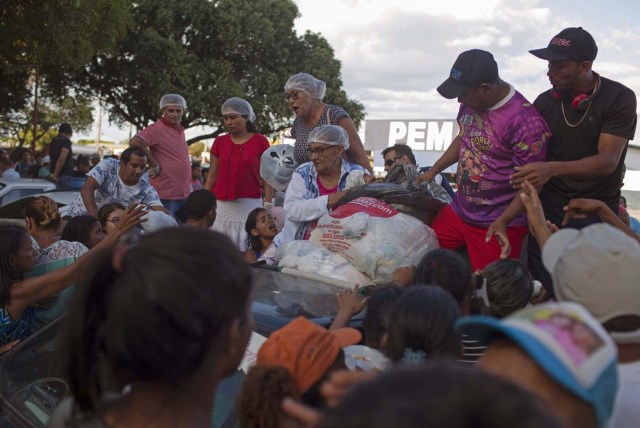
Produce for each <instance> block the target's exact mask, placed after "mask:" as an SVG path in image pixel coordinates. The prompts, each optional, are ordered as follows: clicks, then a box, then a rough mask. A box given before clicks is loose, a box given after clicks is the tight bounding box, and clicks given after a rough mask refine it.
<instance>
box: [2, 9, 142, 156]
mask: <svg viewBox="0 0 640 428" xmlns="http://www.w3.org/2000/svg"><path fill="white" fill-rule="evenodd" d="M128 12H129V8H128V2H127V1H126V0H44V1H43V0H3V1H2V2H1V3H0V36H1V37H2V41H3V43H2V44H0V90H2V91H3V94H4V95H5V97H4V99H3V103H2V104H0V114H4V115H9V116H12V115H16V114H17V115H19V114H20V112H21V111H23V109H24V108H25V106H26V105H27V104H28V103H31V102H32V101H30V94H32V95H33V102H32V103H33V108H32V111H33V116H34V117H33V119H32V121H33V124H34V129H33V130H32V131H31V133H32V134H41V133H42V131H44V130H38V129H37V125H38V123H39V122H40V118H39V117H38V116H39V111H40V108H39V105H38V102H39V100H38V97H39V96H40V92H41V91H40V90H41V89H43V90H44V92H45V93H46V94H49V95H52V96H55V97H57V98H64V96H65V95H66V94H67V90H68V86H69V81H68V74H69V73H71V72H73V71H74V70H77V69H78V68H81V67H83V66H84V65H85V64H86V63H87V62H89V60H90V59H91V58H92V57H93V56H94V55H95V54H96V53H97V52H108V51H109V50H110V49H112V48H113V47H114V46H115V44H116V42H117V41H118V40H119V39H120V38H121V37H123V36H124V34H125V32H126V28H127V25H128V23H129V19H128V18H129V15H128ZM30 83H33V85H32V86H29V84H30ZM30 88H31V91H30V90H29V89H30ZM4 124H6V122H4ZM5 132H7V130H6V129H5ZM37 137H38V135H36V138H35V139H33V143H34V144H35V141H36V140H37Z"/></svg>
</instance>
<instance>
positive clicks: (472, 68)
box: [438, 49, 498, 99]
mask: <svg viewBox="0 0 640 428" xmlns="http://www.w3.org/2000/svg"><path fill="white" fill-rule="evenodd" d="M497 79H498V64H497V63H496V60H495V59H493V55H491V53H489V52H487V51H483V50H480V49H471V50H470V51H465V52H462V53H461V54H460V55H458V59H456V62H455V63H454V64H453V67H451V73H450V74H449V78H448V79H447V80H445V81H444V83H443V84H442V85H440V86H438V93H440V95H442V96H443V97H445V98H448V99H452V98H458V97H460V96H462V95H464V93H465V92H466V90H467V89H468V88H473V87H477V86H480V85H481V84H483V83H491V82H495V81H496V80H497Z"/></svg>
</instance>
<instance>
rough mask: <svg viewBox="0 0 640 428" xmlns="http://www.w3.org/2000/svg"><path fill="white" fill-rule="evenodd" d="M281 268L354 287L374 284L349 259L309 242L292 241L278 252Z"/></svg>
mask: <svg viewBox="0 0 640 428" xmlns="http://www.w3.org/2000/svg"><path fill="white" fill-rule="evenodd" d="M277 258H278V259H279V262H278V266H279V267H289V268H292V269H296V270H299V271H302V272H312V273H316V274H318V275H322V276H326V277H329V278H333V279H338V280H340V281H345V282H347V283H349V284H351V285H352V286H353V285H355V284H361V285H366V284H372V283H373V281H372V280H371V278H368V277H367V276H366V275H364V274H363V273H362V272H360V271H359V270H358V269H356V268H355V267H354V266H353V265H352V264H351V263H349V261H348V260H347V259H345V258H344V257H342V256H341V255H339V254H336V253H332V252H331V251H328V250H325V249H324V248H322V247H319V246H317V245H314V244H312V243H311V242H309V241H291V242H288V243H286V244H284V245H283V246H282V247H279V248H278V250H277Z"/></svg>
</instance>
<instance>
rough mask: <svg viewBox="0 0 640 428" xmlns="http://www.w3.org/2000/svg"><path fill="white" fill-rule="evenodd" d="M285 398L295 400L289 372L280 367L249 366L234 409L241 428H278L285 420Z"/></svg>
mask: <svg viewBox="0 0 640 428" xmlns="http://www.w3.org/2000/svg"><path fill="white" fill-rule="evenodd" d="M285 397H292V398H294V399H298V398H299V396H298V394H297V392H296V387H295V385H294V383H293V379H291V375H290V374H289V371H288V370H287V369H286V368H284V367H281V366H264V365H256V366H253V367H252V368H251V369H250V370H249V373H247V377H246V378H245V380H244V384H243V385H242V390H241V391H240V395H239V396H238V401H237V403H236V407H237V410H238V417H239V419H240V426H241V427H242V428H249V427H251V428H278V427H280V426H281V425H282V421H283V419H286V418H288V416H287V415H286V414H285V413H284V412H283V411H282V407H281V406H282V405H281V403H282V400H283V399H284V398H285Z"/></svg>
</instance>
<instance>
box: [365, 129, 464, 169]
mask: <svg viewBox="0 0 640 428" xmlns="http://www.w3.org/2000/svg"><path fill="white" fill-rule="evenodd" d="M458 129H459V128H458V123H457V122H456V121H455V120H446V119H424V120H418V119H411V120H408V119H407V120H366V121H365V129H364V148H365V150H373V151H374V152H375V156H374V166H382V157H381V156H380V152H381V151H382V150H384V149H386V148H387V147H390V146H393V145H394V144H407V145H408V146H409V147H411V149H413V153H414V155H415V156H416V159H417V161H418V165H420V166H431V165H433V163H434V162H435V161H436V160H438V158H439V157H440V156H442V154H443V153H444V151H445V150H447V148H449V146H450V145H451V142H452V141H453V139H454V137H455V136H456V135H457V134H458ZM455 166H456V165H453V166H452V168H447V170H446V171H450V172H453V171H455Z"/></svg>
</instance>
